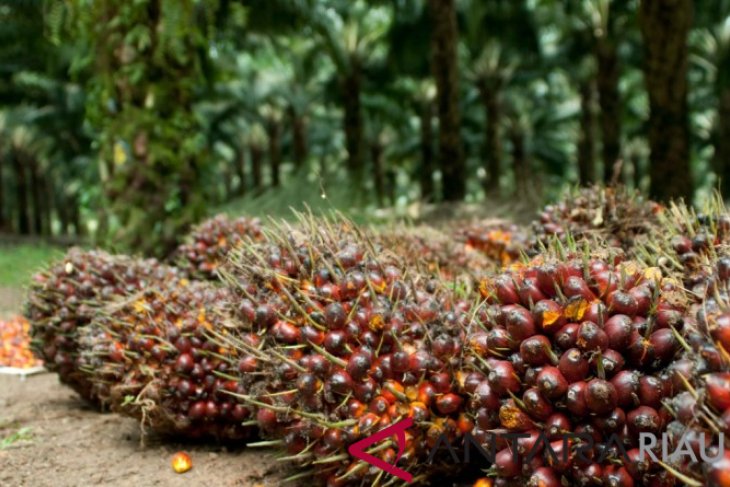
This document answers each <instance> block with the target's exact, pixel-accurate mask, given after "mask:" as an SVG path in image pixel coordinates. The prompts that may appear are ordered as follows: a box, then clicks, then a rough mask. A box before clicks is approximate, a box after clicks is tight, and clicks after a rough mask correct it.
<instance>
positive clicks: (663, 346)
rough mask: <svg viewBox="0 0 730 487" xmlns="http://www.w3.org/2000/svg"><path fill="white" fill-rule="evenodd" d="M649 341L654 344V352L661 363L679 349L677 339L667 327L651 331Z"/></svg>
mask: <svg viewBox="0 0 730 487" xmlns="http://www.w3.org/2000/svg"><path fill="white" fill-rule="evenodd" d="M649 342H651V344H652V345H653V346H654V354H655V356H656V358H657V360H659V361H660V362H661V363H667V362H669V361H670V360H672V359H673V358H674V356H675V355H676V354H677V350H679V341H678V340H677V337H676V336H675V334H674V332H673V331H672V330H671V329H669V328H662V329H661V330H657V331H655V332H654V333H652V334H651V335H650V336H649Z"/></svg>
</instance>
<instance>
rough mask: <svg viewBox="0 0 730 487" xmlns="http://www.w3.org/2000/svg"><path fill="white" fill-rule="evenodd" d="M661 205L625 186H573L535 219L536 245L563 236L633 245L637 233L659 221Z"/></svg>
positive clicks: (626, 246) (619, 245)
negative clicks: (574, 188) (575, 188)
mask: <svg viewBox="0 0 730 487" xmlns="http://www.w3.org/2000/svg"><path fill="white" fill-rule="evenodd" d="M662 210H663V209H662V206H661V205H659V204H658V203H655V202H653V201H648V200H645V199H644V198H642V197H641V195H640V194H639V193H638V192H633V191H631V190H629V189H628V188H625V187H608V188H603V187H599V186H593V187H589V188H582V189H579V190H573V191H571V192H569V193H567V194H566V195H565V196H563V198H562V199H561V200H560V201H558V202H557V203H555V204H552V205H548V206H546V207H545V208H544V209H543V210H542V211H541V212H540V214H539V218H538V220H537V221H535V222H534V223H533V231H534V233H535V237H536V241H535V245H537V244H539V243H540V242H541V243H543V244H545V245H547V244H549V242H550V240H551V239H553V238H559V239H561V240H563V239H565V238H567V236H568V235H571V236H572V238H574V239H584V238H587V239H592V238H594V237H597V238H599V239H601V240H604V241H606V242H607V243H608V244H610V245H612V246H615V247H622V248H623V249H625V250H628V249H631V248H632V247H633V246H634V244H635V240H636V239H637V237H638V236H641V235H645V234H647V233H649V231H650V230H651V229H652V228H653V227H654V226H656V225H657V216H658V215H659V214H661V213H662Z"/></svg>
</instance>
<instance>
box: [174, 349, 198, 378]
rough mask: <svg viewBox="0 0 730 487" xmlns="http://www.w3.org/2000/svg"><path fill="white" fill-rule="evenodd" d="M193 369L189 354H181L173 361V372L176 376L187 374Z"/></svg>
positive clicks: (192, 361) (193, 364)
mask: <svg viewBox="0 0 730 487" xmlns="http://www.w3.org/2000/svg"><path fill="white" fill-rule="evenodd" d="M194 367H195V361H194V360H193V357H192V355H190V354H189V353H181V354H180V355H178V357H177V360H175V371H176V372H177V373H178V374H189V373H191V372H192V371H193V368H194Z"/></svg>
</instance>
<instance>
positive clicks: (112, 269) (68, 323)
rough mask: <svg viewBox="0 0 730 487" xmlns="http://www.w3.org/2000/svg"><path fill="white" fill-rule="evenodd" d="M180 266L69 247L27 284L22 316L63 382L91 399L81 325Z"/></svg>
mask: <svg viewBox="0 0 730 487" xmlns="http://www.w3.org/2000/svg"><path fill="white" fill-rule="evenodd" d="M177 275H178V272H177V271H176V270H175V269H174V268H171V267H167V266H164V265H161V264H160V263H159V262H157V261H156V260H154V259H145V260H142V259H135V258H132V257H127V256H116V255H110V254H108V253H106V252H103V251H99V250H92V251H84V250H81V249H77V248H74V249H71V250H70V251H69V252H68V253H67V254H66V256H65V257H64V258H63V259H62V260H60V261H58V262H56V263H54V264H52V265H51V266H50V267H49V268H48V269H46V270H44V271H42V272H40V273H38V274H36V275H35V276H34V277H33V279H32V281H31V284H30V286H29V289H28V293H27V298H26V303H25V317H26V318H27V319H28V321H29V322H30V324H31V328H30V333H31V337H32V342H31V347H32V349H33V352H34V353H35V355H36V356H37V357H38V358H40V359H42V360H43V361H44V365H45V367H46V368H47V369H48V370H50V371H52V372H57V373H58V375H59V378H60V380H61V382H63V383H64V384H67V385H68V386H70V387H72V388H73V389H74V390H76V392H78V393H79V394H80V395H81V396H82V397H84V398H85V399H87V400H90V401H92V402H96V401H97V399H98V398H97V397H95V395H94V394H93V392H92V385H91V383H90V382H89V378H88V376H87V374H86V373H84V372H82V371H81V370H80V369H81V367H82V366H83V365H84V362H83V359H81V357H80V355H79V343H78V340H79V331H80V330H81V329H82V328H84V327H86V326H88V325H89V324H90V323H91V322H92V321H93V320H94V318H95V316H96V314H97V312H98V310H99V309H100V308H101V307H103V306H105V305H106V304H107V303H109V302H112V301H114V300H115V299H119V298H121V297H124V296H128V295H130V294H133V293H135V292H138V291H139V290H142V289H145V288H146V287H147V286H148V285H149V284H150V283H154V282H160V281H165V280H168V279H174V278H175V277H176V276H177Z"/></svg>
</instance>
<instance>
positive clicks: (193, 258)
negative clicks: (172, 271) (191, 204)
mask: <svg viewBox="0 0 730 487" xmlns="http://www.w3.org/2000/svg"><path fill="white" fill-rule="evenodd" d="M260 237H261V223H260V222H259V220H258V219H256V218H246V217H239V218H230V217H228V216H227V215H223V214H221V215H217V216H215V217H213V218H210V219H208V220H206V221H204V222H202V223H201V224H199V225H198V226H196V227H195V228H194V229H193V230H192V232H190V235H188V237H187V238H186V239H185V240H186V241H185V243H183V244H182V245H180V247H178V249H177V250H176V252H175V253H174V255H173V260H174V261H175V263H176V264H177V265H178V266H179V267H180V268H181V269H183V270H184V271H185V272H187V273H188V275H189V276H190V277H192V278H195V279H205V280H215V279H216V270H217V269H218V267H219V266H220V265H221V264H222V263H223V261H224V260H225V258H226V256H227V255H228V253H229V252H230V251H231V249H233V248H235V247H236V246H237V245H238V244H240V243H241V241H243V240H245V239H252V240H257V239H259V238H260Z"/></svg>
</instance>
